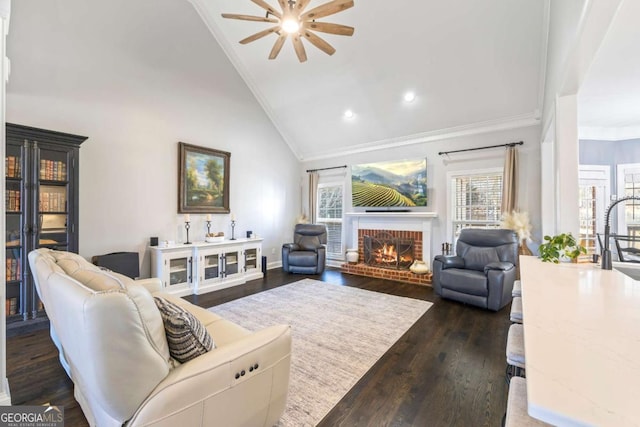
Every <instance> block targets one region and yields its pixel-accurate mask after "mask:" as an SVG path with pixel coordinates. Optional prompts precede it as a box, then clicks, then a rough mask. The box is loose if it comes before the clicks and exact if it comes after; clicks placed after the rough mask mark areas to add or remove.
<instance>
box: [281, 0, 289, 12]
mask: <svg viewBox="0 0 640 427" xmlns="http://www.w3.org/2000/svg"><path fill="white" fill-rule="evenodd" d="M278 3H279V4H280V9H282V13H287V11H288V10H289V2H288V1H287V0H278Z"/></svg>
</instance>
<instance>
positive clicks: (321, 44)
mask: <svg viewBox="0 0 640 427" xmlns="http://www.w3.org/2000/svg"><path fill="white" fill-rule="evenodd" d="M302 35H303V36H304V37H306V38H307V40H309V41H310V42H311V43H312V44H313V45H314V46H315V47H317V48H318V49H320V50H321V51H323V52H324V53H326V54H327V55H333V54H334V53H336V50H335V49H334V48H333V46H331V45H330V44H329V43H327V42H326V41H324V40H323V39H322V38H320V37H318V36H316V35H315V34H313V33H312V32H311V31H309V30H304V31H303V32H302Z"/></svg>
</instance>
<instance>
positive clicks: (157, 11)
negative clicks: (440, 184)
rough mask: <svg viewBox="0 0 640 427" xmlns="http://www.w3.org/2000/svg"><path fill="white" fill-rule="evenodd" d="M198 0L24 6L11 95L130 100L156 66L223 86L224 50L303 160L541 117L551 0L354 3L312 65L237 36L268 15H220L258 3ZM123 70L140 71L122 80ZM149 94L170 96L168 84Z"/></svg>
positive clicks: (12, 36)
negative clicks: (327, 50) (331, 50)
mask: <svg viewBox="0 0 640 427" xmlns="http://www.w3.org/2000/svg"><path fill="white" fill-rule="evenodd" d="M190 1H191V3H193V5H192V4H191V3H190V2H189V1H188V0H136V1H126V0H111V1H98V0H48V1H44V2H43V1H41V0H19V1H16V2H14V5H13V9H14V10H13V11H12V22H11V29H10V32H9V38H8V42H7V43H8V47H7V48H8V53H9V57H10V59H11V61H12V76H11V79H10V81H9V86H8V91H9V93H10V94H19V95H20V96H31V95H33V96H44V97H46V96H49V97H52V98H55V97H58V96H68V95H65V94H67V93H73V94H74V95H73V96H86V97H92V99H95V100H96V102H98V98H99V102H112V103H122V102H123V99H127V98H135V97H136V96H138V92H139V91H138V87H139V85H140V84H142V83H143V82H144V80H145V78H147V77H146V76H148V75H151V74H149V73H147V72H146V71H147V70H151V69H153V70H154V72H155V73H158V72H161V73H163V75H170V76H171V77H172V79H174V80H175V82H176V83H175V84H179V85H181V86H184V87H188V88H189V89H190V90H191V91H192V92H193V91H194V90H197V87H210V86H213V85H215V86H222V88H221V89H219V91H222V92H223V91H224V90H225V89H224V81H225V79H234V78H235V79H237V78H238V74H235V73H234V75H235V77H234V76H231V75H230V74H229V73H230V72H233V71H232V69H231V68H230V67H229V66H227V65H225V64H224V62H226V59H225V58H224V54H223V51H224V52H225V53H226V55H227V56H228V57H229V58H230V59H231V61H232V63H233V64H234V65H235V67H236V69H237V70H238V73H239V75H240V76H241V77H242V78H243V79H244V80H245V82H246V83H247V85H248V86H249V88H250V89H251V90H252V91H253V93H254V95H255V97H256V98H257V99H258V101H259V102H260V104H261V105H262V107H263V109H264V110H265V111H266V113H267V115H268V116H269V117H270V118H271V120H272V122H273V123H274V125H275V126H276V128H277V129H278V130H279V131H280V133H281V135H282V136H283V138H284V139H285V141H286V142H287V143H288V144H289V146H290V147H291V149H292V150H293V152H294V153H295V154H296V155H297V156H298V158H299V159H302V160H312V159H317V158H323V157H329V156H337V155H341V154H345V153H350V152H357V151H366V150H370V149H374V148H376V147H382V146H385V145H389V144H400V143H413V142H418V141H426V140H430V139H434V138H441V137H443V135H451V134H456V133H460V132H473V131H474V130H478V129H505V128H514V127H518V126H523V125H529V126H530V125H532V124H535V123H537V121H536V120H537V119H538V116H539V114H540V112H539V110H540V108H541V93H542V91H541V89H542V88H541V84H542V82H543V72H544V71H543V70H544V66H545V64H544V50H545V47H544V46H543V40H545V38H544V37H543V36H544V35H543V29H544V28H545V25H544V19H545V17H544V16H543V15H544V13H543V6H544V1H538V0H534V1H532V0H482V1H478V0H450V1H442V0H421V1H419V0H414V1H407V0H394V1H390V0H355V7H353V8H351V9H349V10H347V11H344V12H342V13H338V14H336V15H333V16H330V17H326V18H323V19H321V21H325V22H334V23H340V24H345V25H350V26H353V27H355V34H354V36H353V37H343V36H336V35H331V34H326V35H325V34H322V33H318V34H319V35H320V36H322V37H323V38H325V39H326V40H327V41H328V42H329V43H330V44H332V45H333V46H334V47H335V48H336V50H337V51H336V53H335V54H334V55H333V56H328V55H326V54H324V53H323V52H321V51H319V50H318V49H316V48H315V47H313V46H310V45H309V44H308V43H307V42H306V40H304V43H305V46H306V48H307V49H306V50H307V55H308V61H307V62H305V63H299V62H298V60H297V58H296V56H295V54H294V51H293V47H292V45H291V43H290V42H287V43H286V44H285V46H284V48H283V49H282V52H281V53H280V56H279V57H278V58H277V59H276V60H274V61H270V60H268V59H267V57H268V54H269V52H270V50H271V47H272V45H273V43H274V41H275V38H276V36H275V35H273V34H272V35H269V36H267V37H265V38H263V39H260V40H258V41H256V42H253V43H251V44H249V45H240V44H239V43H238V41H239V40H240V39H242V38H245V37H247V36H249V35H251V34H253V33H255V32H258V31H260V30H262V29H265V28H267V26H269V25H270V24H266V23H260V22H246V21H237V20H229V19H223V18H221V17H220V14H221V13H223V12H227V13H240V14H249V15H262V16H264V13H263V10H262V9H260V8H259V7H258V6H257V5H255V4H254V3H252V2H251V1H250V0H190ZM266 1H267V2H269V3H270V4H272V5H274V6H276V5H277V2H276V0H266ZM322 3H323V1H321V0H312V1H311V3H310V6H309V7H310V8H311V7H314V6H317V5H319V4H322ZM194 6H195V7H196V9H198V13H200V15H201V17H202V18H204V20H205V22H206V23H207V25H208V26H209V30H210V31H211V33H213V34H214V35H215V38H214V37H210V36H209V34H207V33H208V30H207V28H206V27H205V26H204V25H203V23H202V20H201V19H199V18H198V14H197V13H196V12H195V11H194V8H193V7H194ZM204 34H206V36H203V35H204ZM167 35H171V41H170V42H169V43H167V42H166V41H164V40H166V38H167ZM158 40H163V42H159V41H158ZM216 40H217V42H216ZM221 48H222V49H221ZM215 64H219V65H218V66H217V67H216V65H215ZM212 67H213V70H212ZM121 70H128V71H132V70H133V72H134V73H135V74H136V75H139V76H140V78H139V79H136V80H135V81H133V80H132V81H122V79H118V75H119V72H120V71H121ZM180 76H182V77H180ZM83 88H84V89H83ZM408 90H412V91H414V92H415V93H416V94H417V98H416V100H415V101H414V102H413V103H410V104H407V103H404V102H403V94H404V93H405V92H406V91H408ZM185 93H189V92H188V91H187V92H185ZM225 96H226V94H225ZM228 96H229V99H230V100H231V99H232V98H233V94H229V95H228ZM84 101H86V100H84ZM132 101H135V102H138V103H139V102H140V101H141V100H140V99H132ZM142 101H143V104H142V105H145V104H153V102H170V100H164V99H163V98H162V97H161V94H159V97H158V99H157V100H142ZM130 104H132V103H130ZM132 105H133V104H132ZM347 109H351V110H353V111H354V113H355V117H354V118H353V119H351V120H348V119H345V118H344V117H343V113H344V111H345V110H347ZM505 142H506V141H505Z"/></svg>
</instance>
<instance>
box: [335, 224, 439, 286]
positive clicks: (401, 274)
mask: <svg viewBox="0 0 640 427" xmlns="http://www.w3.org/2000/svg"><path fill="white" fill-rule="evenodd" d="M347 218H350V219H351V220H350V222H349V223H348V225H349V227H350V229H351V233H352V238H351V243H350V246H349V247H350V248H357V249H358V263H357V264H349V263H344V264H343V265H342V271H343V272H345V273H349V274H355V275H359V276H367V277H375V278H380V279H389V280H395V281H398V282H405V283H413V284H417V285H431V274H430V273H429V274H422V275H419V274H414V273H412V272H411V271H410V270H409V269H408V266H407V261H406V260H405V262H404V263H403V262H399V263H398V264H399V266H400V267H401V268H395V267H393V268H392V267H390V266H389V265H385V266H379V265H370V264H367V263H366V262H365V236H369V237H371V236H373V237H374V238H375V237H385V238H388V240H390V241H395V242H396V244H397V243H398V242H403V244H404V243H406V242H409V241H410V242H412V245H411V250H412V253H411V257H412V258H413V259H416V260H424V261H425V262H427V264H428V265H429V266H430V265H431V220H432V219H433V218H435V214H432V213H429V212H426V213H386V212H385V213H369V212H367V213H365V212H362V213H348V214H347ZM379 240H380V239H379ZM378 244H379V245H380V243H378ZM387 245H389V243H387ZM404 256H405V257H407V256H408V255H406V254H405V255H404ZM373 264H375V263H373ZM389 264H391V263H389ZM409 265H410V264H409Z"/></svg>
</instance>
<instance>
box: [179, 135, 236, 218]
mask: <svg viewBox="0 0 640 427" xmlns="http://www.w3.org/2000/svg"><path fill="white" fill-rule="evenodd" d="M230 160H231V153H229V152H226V151H221V150H215V149H212V148H206V147H199V146H197V145H191V144H187V143H184V142H179V143H178V213H212V214H226V213H229V212H230V210H229V167H230V163H231V162H230Z"/></svg>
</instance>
